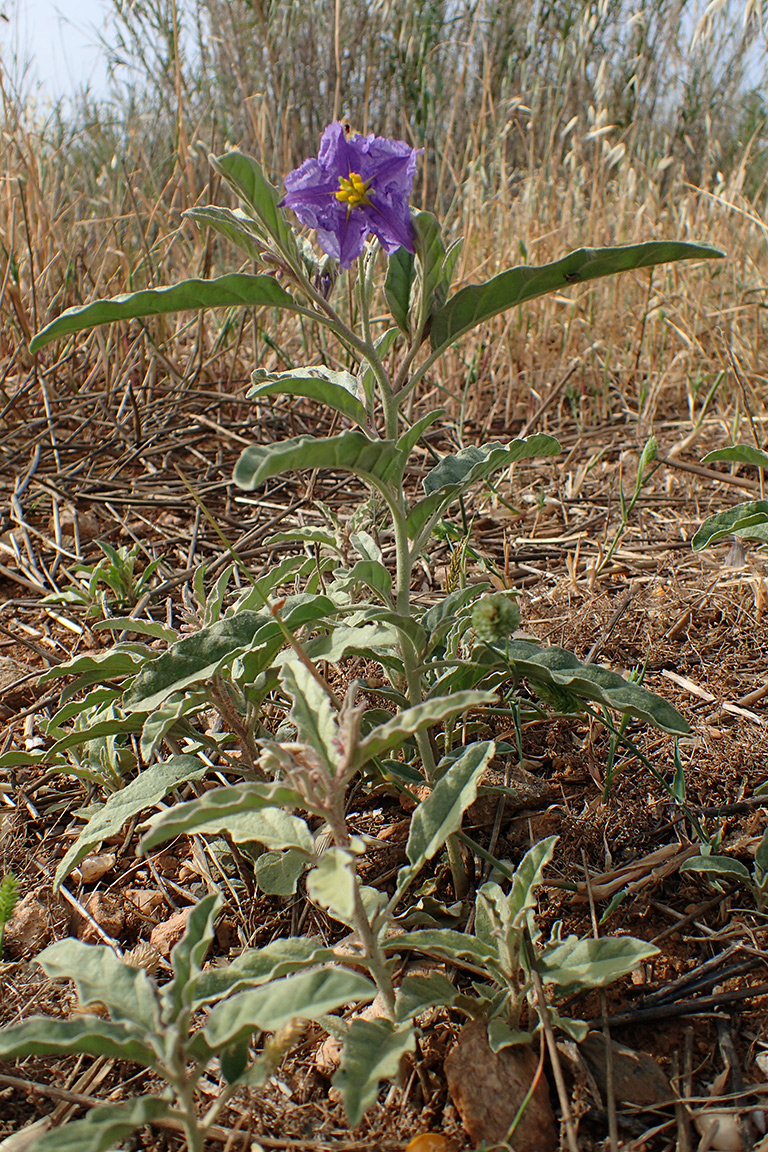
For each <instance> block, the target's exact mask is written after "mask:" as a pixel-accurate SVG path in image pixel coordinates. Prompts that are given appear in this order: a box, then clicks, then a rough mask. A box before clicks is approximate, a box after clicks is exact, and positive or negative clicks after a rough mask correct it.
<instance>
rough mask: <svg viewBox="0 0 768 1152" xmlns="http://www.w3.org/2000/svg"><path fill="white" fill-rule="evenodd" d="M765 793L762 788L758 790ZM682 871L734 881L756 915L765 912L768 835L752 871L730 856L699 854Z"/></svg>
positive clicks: (765, 833) (767, 887) (758, 850)
mask: <svg viewBox="0 0 768 1152" xmlns="http://www.w3.org/2000/svg"><path fill="white" fill-rule="evenodd" d="M759 791H764V789H762V790H759ZM680 871H681V872H697V873H700V874H701V875H702V876H704V877H705V878H706V879H708V880H712V881H713V882H715V883H716V882H717V881H719V880H725V881H728V880H735V881H737V883H739V884H741V885H743V886H744V887H745V888H747V889H748V891H749V892H751V894H752V896H753V898H754V901H755V905H756V906H757V910H758V912H759V913H761V914H763V913H765V912H766V911H768V832H764V833H763V836H762V839H761V840H760V843H759V844H758V846H757V850H756V851H755V860H754V864H753V865H752V871H751V872H750V870H749V869H748V868H747V866H746V865H745V864H742V862H741V861H740V860H733V859H732V858H731V857H730V856H719V855H715V854H713V853H702V855H701V856H693V857H692V858H691V859H690V860H686V861H685V863H684V864H683V865H682V866H681V868H680Z"/></svg>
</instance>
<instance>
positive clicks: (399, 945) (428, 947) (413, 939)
mask: <svg viewBox="0 0 768 1152" xmlns="http://www.w3.org/2000/svg"><path fill="white" fill-rule="evenodd" d="M381 945H382V948H383V949H384V951H385V952H400V951H401V950H402V949H407V950H408V951H413V952H423V953H424V954H425V955H426V956H438V957H439V958H440V959H441V960H464V961H466V962H467V963H469V964H473V965H476V966H477V967H478V968H484V967H485V966H486V965H487V964H488V963H489V962H491V961H495V959H496V949H495V948H491V947H490V946H489V945H488V944H485V943H484V942H483V941H482V940H478V938H477V936H469V935H468V934H467V933H466V932H455V931H454V930H453V929H452V928H420V929H418V930H417V931H415V932H401V933H400V935H399V936H391V937H388V938H385V939H384V940H382V941H381Z"/></svg>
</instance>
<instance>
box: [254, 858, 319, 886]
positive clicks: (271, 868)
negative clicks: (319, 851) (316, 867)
mask: <svg viewBox="0 0 768 1152" xmlns="http://www.w3.org/2000/svg"><path fill="white" fill-rule="evenodd" d="M306 867H307V856H306V854H305V853H304V852H300V851H298V849H296V848H289V849H288V851H287V852H265V853H264V854H263V855H262V856H259V858H258V859H257V860H256V863H255V865H254V869H253V872H254V877H255V879H256V883H257V884H258V886H259V888H260V889H261V891H262V892H264V893H266V895H267V896H293V894H294V892H295V891H296V885H297V884H298V882H299V877H300V876H301V875H302V873H303V872H304V871H305V870H306Z"/></svg>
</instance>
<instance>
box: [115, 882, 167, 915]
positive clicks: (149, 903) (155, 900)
mask: <svg viewBox="0 0 768 1152" xmlns="http://www.w3.org/2000/svg"><path fill="white" fill-rule="evenodd" d="M123 896H124V897H125V902H126V904H127V905H128V909H129V911H131V912H138V913H139V915H141V916H151V915H152V913H153V912H154V911H156V909H158V908H160V907H161V905H162V904H163V903H164V901H165V897H164V896H163V894H162V892H161V891H160V890H159V888H124V889H123Z"/></svg>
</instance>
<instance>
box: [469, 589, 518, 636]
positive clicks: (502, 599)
mask: <svg viewBox="0 0 768 1152" xmlns="http://www.w3.org/2000/svg"><path fill="white" fill-rule="evenodd" d="M519 623H520V609H519V608H518V606H517V601H516V600H515V598H514V596H513V595H512V594H511V593H508V592H493V593H491V594H490V595H489V596H482V597H481V598H480V599H479V600H478V601H477V602H476V603H475V605H474V607H473V608H472V627H473V628H474V630H475V635H476V636H477V638H478V640H483V641H484V642H485V643H486V644H503V643H504V641H505V640H508V639H509V637H510V636H511V635H512V633H513V632H514V631H515V629H516V628H517V627H518V625H519Z"/></svg>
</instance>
